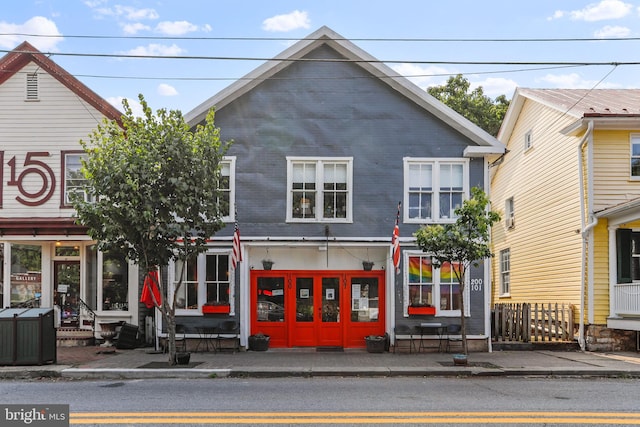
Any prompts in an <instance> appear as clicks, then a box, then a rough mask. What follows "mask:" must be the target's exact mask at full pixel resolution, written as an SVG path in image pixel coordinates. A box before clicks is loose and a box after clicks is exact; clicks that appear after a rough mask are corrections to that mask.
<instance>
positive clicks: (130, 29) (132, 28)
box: [122, 22, 151, 34]
mask: <svg viewBox="0 0 640 427" xmlns="http://www.w3.org/2000/svg"><path fill="white" fill-rule="evenodd" d="M150 29H151V27H149V26H148V25H144V24H141V23H140V22H135V23H133V24H122V31H124V33H125V34H137V33H138V32H140V31H143V30H145V31H148V30H150Z"/></svg>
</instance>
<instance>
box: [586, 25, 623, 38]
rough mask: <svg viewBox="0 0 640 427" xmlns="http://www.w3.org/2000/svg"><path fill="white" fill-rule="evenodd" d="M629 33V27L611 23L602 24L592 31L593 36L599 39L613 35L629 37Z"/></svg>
mask: <svg viewBox="0 0 640 427" xmlns="http://www.w3.org/2000/svg"><path fill="white" fill-rule="evenodd" d="M630 34H631V30H630V29H629V28H627V27H620V26H612V25H607V26H604V27H602V28H600V29H599V30H597V31H596V32H594V33H593V35H594V37H596V38H599V39H604V38H614V37H618V38H623V37H629V35H630Z"/></svg>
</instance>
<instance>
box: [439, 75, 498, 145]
mask: <svg viewBox="0 0 640 427" xmlns="http://www.w3.org/2000/svg"><path fill="white" fill-rule="evenodd" d="M470 87H471V83H470V82H469V80H467V79H465V78H464V77H463V76H462V74H458V75H457V76H451V77H449V79H448V80H447V83H445V84H444V85H442V86H432V87H429V88H427V92H429V94H430V95H431V96H433V97H435V98H437V99H438V100H440V101H441V102H442V103H444V104H445V105H447V106H448V107H450V108H451V109H453V110H454V111H455V112H457V113H458V114H460V115H462V116H463V117H464V118H466V119H467V120H469V121H471V122H472V123H474V124H476V125H477V126H478V127H480V128H481V129H483V130H485V131H486V132H487V133H489V134H491V135H492V136H496V135H498V131H499V130H500V126H501V125H502V120H503V119H504V116H505V114H506V113H507V109H508V108H509V100H508V99H507V97H506V96H504V95H500V96H498V97H497V98H496V99H495V100H492V99H491V98H490V97H488V96H487V95H485V94H484V90H483V89H482V86H478V87H477V88H475V89H473V90H472V91H469V89H470Z"/></svg>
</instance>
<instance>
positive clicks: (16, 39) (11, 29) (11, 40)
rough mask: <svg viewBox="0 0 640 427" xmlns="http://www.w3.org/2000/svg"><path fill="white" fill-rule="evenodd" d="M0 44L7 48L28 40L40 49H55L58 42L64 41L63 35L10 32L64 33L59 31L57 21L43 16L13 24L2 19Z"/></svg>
mask: <svg viewBox="0 0 640 427" xmlns="http://www.w3.org/2000/svg"><path fill="white" fill-rule="evenodd" d="M0 34H3V35H0V46H2V47H3V48H7V49H13V48H14V47H16V46H18V45H19V44H20V43H22V42H23V41H25V40H26V41H28V42H29V43H31V44H32V45H33V46H35V47H36V48H37V49H38V50H41V51H49V50H55V47H56V45H57V44H58V43H60V42H62V41H63V38H62V37H51V38H47V37H28V36H13V35H8V34H43V35H51V36H56V35H62V34H61V33H60V31H58V27H57V26H56V23H55V22H53V21H51V20H49V19H47V18H45V17H43V16H34V17H33V18H31V19H29V20H28V21H26V22H25V23H24V24H12V23H9V22H4V21H0Z"/></svg>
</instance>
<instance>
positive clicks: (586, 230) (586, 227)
mask: <svg viewBox="0 0 640 427" xmlns="http://www.w3.org/2000/svg"><path fill="white" fill-rule="evenodd" d="M592 132H593V121H591V120H590V121H589V122H588V124H587V131H586V132H585V134H584V136H583V137H582V140H581V141H580V144H578V167H579V169H578V170H579V176H580V224H581V227H582V232H581V235H582V253H581V260H580V264H581V269H580V323H579V327H578V344H579V345H580V349H581V350H582V351H584V350H585V347H586V345H585V340H584V305H585V302H584V299H585V293H586V292H585V285H586V283H585V281H586V280H585V277H584V276H585V272H586V263H587V261H586V253H587V240H588V239H589V235H590V233H591V230H592V229H593V227H595V226H596V224H598V218H596V217H594V216H593V215H592V213H591V198H589V200H588V202H586V203H588V206H585V194H584V193H585V188H584V161H583V160H584V158H583V157H584V155H583V151H584V148H585V146H587V145H588V144H589V140H590V139H591V134H592ZM588 173H589V174H591V170H590V169H589V170H588ZM591 184H592V180H591V177H589V178H588V179H587V185H588V186H589V188H590V187H591ZM589 188H588V189H587V192H589ZM586 212H589V223H588V224H587V218H586ZM589 250H592V248H589ZM590 271H591V270H590Z"/></svg>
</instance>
